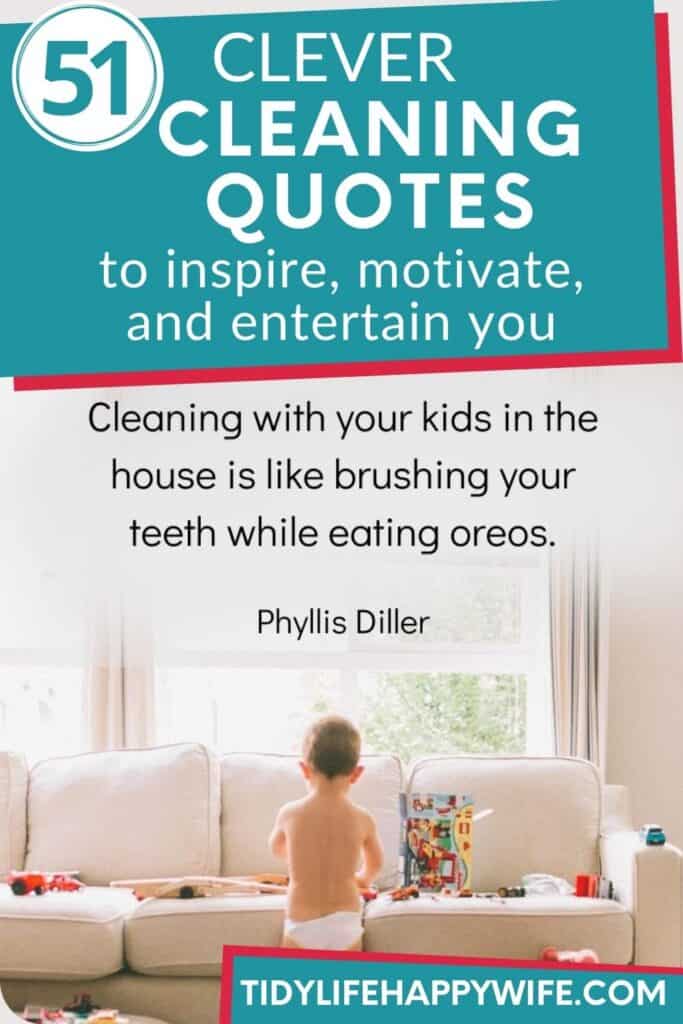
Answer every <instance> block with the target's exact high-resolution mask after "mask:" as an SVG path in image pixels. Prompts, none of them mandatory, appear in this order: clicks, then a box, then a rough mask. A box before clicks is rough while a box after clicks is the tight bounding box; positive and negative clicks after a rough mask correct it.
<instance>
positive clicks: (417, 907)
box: [363, 896, 633, 964]
mask: <svg viewBox="0 0 683 1024" xmlns="http://www.w3.org/2000/svg"><path fill="white" fill-rule="evenodd" d="M545 946H556V947H557V948H558V949H586V948H590V949H594V950H595V951H596V952H597V953H598V956H599V957H600V959H601V960H602V961H603V962H605V963H612V964H627V963H630V962H631V959H632V956H633V920H632V918H631V915H630V914H629V913H628V912H627V911H626V909H625V908H624V907H623V906H622V905H621V904H620V903H616V902H615V901H614V900H589V899H577V898H576V897H573V896H565V897H562V896H555V897H541V896H538V897H535V896H532V897H527V898H526V899H511V900H505V901H502V900H482V899H471V900H463V899H460V900H459V899H448V898H445V899H437V898H434V897H429V896H427V897H424V896H422V897H420V899H419V900H410V901H408V902H406V903H391V902H390V901H389V900H388V899H387V898H386V897H380V898H379V899H378V900H376V901H375V902H374V903H372V904H370V906H369V908H368V911H367V915H366V920H365V942H364V947H363V948H364V949H366V950H368V951H370V952H382V953H435V954H441V955H448V956H468V957H486V958H489V957H495V958H501V959H518V960H535V959H537V958H538V955H539V953H540V952H541V950H542V949H543V948H544V947H545Z"/></svg>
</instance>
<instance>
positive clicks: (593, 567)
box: [550, 537, 609, 773]
mask: <svg viewBox="0 0 683 1024" xmlns="http://www.w3.org/2000/svg"><path fill="white" fill-rule="evenodd" d="M608 615H609V595H608V587H607V580H606V574H605V572H604V569H603V566H602V564H601V560H600V552H599V542H598V539H597V538H595V537H591V538H580V539H575V540H574V541H573V542H572V543H571V544H569V545H567V546H566V547H565V548H562V549H561V548H559V547H558V548H555V550H554V552H553V556H552V559H551V573H550V618H551V629H550V636H551V662H552V676H553V712H554V725H555V751H556V753H557V754H559V755H563V756H570V757H582V758H585V759H586V760H588V761H592V762H593V763H594V764H595V765H597V767H598V768H599V769H600V770H601V772H603V773H604V767H605V753H606V741H607V679H608V670H607V657H608V629H609V623H608Z"/></svg>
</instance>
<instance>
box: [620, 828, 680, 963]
mask: <svg viewBox="0 0 683 1024" xmlns="http://www.w3.org/2000/svg"><path fill="white" fill-rule="evenodd" d="M600 847H601V858H602V872H603V874H604V875H605V877H606V878H609V879H610V881H612V882H613V883H614V887H615V895H616V897H617V899H618V900H619V902H620V903H623V904H624V906H625V907H626V908H627V910H628V911H629V912H630V913H631V914H632V915H633V924H634V928H635V944H634V962H635V963H636V964H642V965H648V964H651V965H654V966H657V967H680V966H681V965H683V950H682V948H681V946H682V944H683V855H682V854H681V851H680V850H678V849H676V847H675V846H670V845H668V844H667V845H666V846H646V845H645V844H644V843H642V842H641V841H640V838H639V836H638V833H637V832H611V833H608V834H606V835H603V836H602V839H601V843H600Z"/></svg>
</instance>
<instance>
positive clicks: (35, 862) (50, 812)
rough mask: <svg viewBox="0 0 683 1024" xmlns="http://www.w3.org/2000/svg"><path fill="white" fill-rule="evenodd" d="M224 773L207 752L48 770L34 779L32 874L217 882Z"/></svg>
mask: <svg viewBox="0 0 683 1024" xmlns="http://www.w3.org/2000/svg"><path fill="white" fill-rule="evenodd" d="M219 816H220V803H219V767H218V762H217V760H216V759H215V758H214V757H213V756H212V755H210V754H209V752H208V751H207V750H206V749H205V748H204V747H202V746H198V745H194V744H183V745H179V746H172V747H159V748H156V749H152V750H135V751H113V752H111V753H103V754H82V755H80V756H78V757H65V758H57V759H55V760H52V761H43V762H42V763H41V764H39V765H37V766H36V767H35V768H34V769H33V771H32V772H31V777H30V782H29V797H28V822H29V847H28V855H27V860H26V863H27V867H28V868H30V869H31V870H34V869H35V870H38V871H60V870H65V871H76V870H78V871H80V872H81V878H82V880H83V881H84V882H86V883H88V884H89V885H106V884H108V883H109V882H111V881H114V880H116V879H125V878H141V877H142V878H166V877H169V876H171V877H172V876H176V875H184V874H188V875H190V874H194V875H213V874H216V872H217V870H218V866H219V863H220V852H219V843H220V835H219Z"/></svg>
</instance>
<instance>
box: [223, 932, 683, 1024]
mask: <svg viewBox="0 0 683 1024" xmlns="http://www.w3.org/2000/svg"><path fill="white" fill-rule="evenodd" d="M235 957H261V958H263V957H269V958H272V959H290V960H310V961H319V960H323V961H337V962H339V961H342V962H348V961H352V962H360V963H391V964H405V965H411V964H412V965H413V966H414V967H420V966H421V965H429V966H437V967H490V968H498V969H500V968H515V969H517V970H520V969H521V970H527V971H528V970H536V971H551V972H552V973H557V972H558V971H559V972H562V971H583V972H587V973H593V974H601V973H605V974H647V975H650V974H657V975H660V974H661V975H665V976H667V975H668V976H676V977H679V976H681V975H683V967H653V966H647V967H639V966H638V965H636V964H571V963H547V962H545V961H543V960H510V959H501V960H496V959H490V958H487V957H486V958H485V957H455V956H441V955H426V956H425V955H417V954H416V955H412V954H409V953H361V952H353V953H346V952H336V951H329V950H317V949H310V950H309V949H282V948H278V947H273V946H224V947H223V975H222V983H221V1002H220V1018H219V1021H220V1024H231V1018H232V1001H233V999H232V997H233V977H234V961H235Z"/></svg>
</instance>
